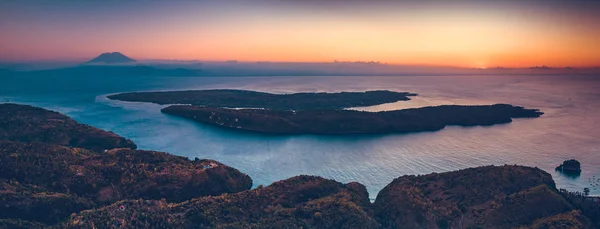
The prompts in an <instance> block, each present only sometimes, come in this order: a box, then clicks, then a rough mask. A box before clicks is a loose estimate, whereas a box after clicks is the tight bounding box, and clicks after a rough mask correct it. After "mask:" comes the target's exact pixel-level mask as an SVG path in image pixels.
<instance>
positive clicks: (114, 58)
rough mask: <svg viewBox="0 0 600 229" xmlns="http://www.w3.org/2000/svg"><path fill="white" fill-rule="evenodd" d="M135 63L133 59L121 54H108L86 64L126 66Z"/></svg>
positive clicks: (103, 54)
mask: <svg viewBox="0 0 600 229" xmlns="http://www.w3.org/2000/svg"><path fill="white" fill-rule="evenodd" d="M135 61H136V60H134V59H131V58H129V57H127V56H125V55H123V53H120V52H106V53H102V54H100V55H99V56H98V57H96V58H94V59H92V60H90V61H88V62H86V64H126V63H132V62H135Z"/></svg>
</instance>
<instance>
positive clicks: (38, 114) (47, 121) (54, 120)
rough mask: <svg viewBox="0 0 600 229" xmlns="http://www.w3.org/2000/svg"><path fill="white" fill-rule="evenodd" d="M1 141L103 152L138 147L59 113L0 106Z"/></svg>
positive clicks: (32, 108) (36, 108) (23, 106)
mask: <svg viewBox="0 0 600 229" xmlns="http://www.w3.org/2000/svg"><path fill="white" fill-rule="evenodd" d="M0 140H10V141H16V142H43V143H50V144H55V145H62V146H73V147H79V148H86V149H90V150H94V151H98V152H99V151H104V150H106V149H114V148H132V149H135V148H136V145H135V144H134V143H133V142H132V141H130V140H127V139H125V138H123V137H121V136H118V135H116V134H114V133H112V132H106V131H103V130H100V129H97V128H94V127H91V126H88V125H83V124H79V123H77V122H76V121H75V120H73V119H71V118H69V117H67V116H65V115H63V114H60V113H58V112H54V111H49V110H46V109H42V108H38V107H33V106H28V105H17V104H0Z"/></svg>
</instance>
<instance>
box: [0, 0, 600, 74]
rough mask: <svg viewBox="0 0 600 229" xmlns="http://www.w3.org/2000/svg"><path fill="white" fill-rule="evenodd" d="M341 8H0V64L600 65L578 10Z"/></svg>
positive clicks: (595, 37)
mask: <svg viewBox="0 0 600 229" xmlns="http://www.w3.org/2000/svg"><path fill="white" fill-rule="evenodd" d="M324 2H327V1H324ZM339 2H340V1H331V4H328V5H311V4H305V3H298V2H296V4H300V5H289V4H273V1H268V0H259V1H255V2H254V3H255V4H249V3H248V1H246V2H242V1H230V2H229V4H226V3H220V2H212V3H211V2H210V1H208V3H189V2H188V3H186V2H185V1H184V2H178V3H177V4H175V3H173V4H170V5H168V6H165V5H164V4H165V3H160V4H159V3H157V4H146V5H143V6H142V5H139V4H138V5H136V4H127V5H116V6H115V5H104V4H101V3H98V5H86V4H81V3H80V4H79V5H60V4H59V6H54V5H50V4H39V6H38V5H34V4H31V3H30V4H29V5H20V4H18V2H17V3H12V4H8V3H2V4H5V5H1V4H0V9H3V11H4V12H1V11H0V29H1V30H2V31H5V32H6V31H8V32H7V33H4V32H3V34H2V39H0V59H1V60H5V61H33V60H69V59H71V60H72V59H85V58H92V57H94V56H95V55H97V54H99V53H102V52H109V51H119V52H123V53H125V54H127V55H129V56H131V57H133V58H137V59H181V60H231V59H235V60H240V61H281V62H330V61H334V60H340V61H381V62H386V63H393V64H411V65H412V64H417V65H444V66H459V67H496V66H504V67H528V66H535V65H548V66H556V67H560V66H572V67H582V66H599V65H600V42H599V41H600V23H598V22H600V18H599V17H598V16H595V15H597V13H593V12H592V13H590V12H588V11H586V8H589V6H588V7H586V6H585V5H583V6H577V7H571V5H558V6H560V7H558V6H557V7H553V8H552V7H550V8H545V6H538V5H535V4H529V5H519V3H515V2H513V3H511V4H500V5H488V4H481V3H480V4H470V3H469V4H467V2H465V4H463V5H448V6H445V5H440V4H437V5H431V4H429V5H421V4H409V5H407V4H394V3H390V2H388V1H381V3H380V4H379V5H377V4H371V5H361V4H362V3H360V4H359V3H358V2H359V1H350V2H352V3H351V4H349V5H348V4H346V5H339ZM342 2H343V1H342ZM354 2H356V3H354ZM374 2H378V1H374ZM234 3H235V4H234ZM559 3H560V4H567V3H564V2H558V1H557V4H559ZM203 4H204V5H203ZM540 5H541V4H540ZM592 6H593V7H595V6H596V5H592ZM86 7H87V8H86ZM88 8H89V9H88ZM84 9H87V11H85V10H84ZM92 9H94V10H92ZM2 15H3V16H2Z"/></svg>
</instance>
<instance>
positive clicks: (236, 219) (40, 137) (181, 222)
mask: <svg viewBox="0 0 600 229" xmlns="http://www.w3.org/2000/svg"><path fill="white" fill-rule="evenodd" d="M0 111H3V112H0V115H1V116H0V120H1V121H2V125H1V126H2V128H4V129H3V130H2V132H1V133H5V135H3V136H5V137H3V138H0V228H348V229H350V228H369V229H392V228H433V229H438V228H439V229H447V228H535V229H542V228H582V229H591V228H598V227H599V226H600V205H598V199H597V198H594V197H587V196H585V195H584V194H582V193H579V192H569V191H567V190H559V189H557V188H556V185H555V183H554V181H553V180H552V176H551V175H550V174H548V173H547V172H545V171H542V170H540V169H538V168H530V167H523V166H516V165H504V166H484V167H478V168H468V169H463V170H459V171H452V172H445V173H432V174H428V175H418V176H416V175H404V176H400V177H398V178H396V179H395V180H394V181H392V182H391V183H389V184H388V185H387V186H386V187H385V188H384V189H382V190H381V191H380V192H379V193H378V195H377V198H376V199H375V202H374V203H371V202H370V201H369V193H368V191H367V189H366V187H365V186H364V185H363V184H360V183H358V182H350V183H346V184H344V183H340V182H338V181H335V180H330V179H325V178H322V177H318V176H307V175H298V176H295V177H291V178H288V179H285V180H281V181H277V182H274V183H273V184H270V185H268V186H262V185H261V186H258V187H256V188H254V189H251V187H252V179H251V178H250V177H249V176H248V175H246V174H244V173H242V172H240V171H238V170H237V169H235V168H232V167H229V166H227V165H224V164H221V163H219V162H217V161H213V160H208V159H198V158H194V160H190V159H188V158H186V157H181V156H175V155H171V154H169V153H164V152H155V151H147V150H136V149H134V147H135V144H134V143H133V142H131V143H130V144H126V145H120V144H114V143H115V139H125V138H123V137H121V136H117V135H112V136H110V137H109V138H107V137H106V136H107V133H108V132H106V131H103V130H99V129H96V128H93V127H85V126H83V125H82V124H79V123H76V122H75V121H73V120H72V119H70V118H69V117H67V116H64V115H62V114H59V113H57V112H52V111H48V110H45V109H42V108H36V107H32V106H27V105H17V104H0ZM62 123H64V125H62ZM15 134H16V135H18V136H19V137H18V138H14V137H13V135H15ZM52 135H57V136H61V137H60V138H56V139H49V140H44V139H46V137H47V136H52ZM63 139H81V140H83V141H84V142H88V143H90V144H80V143H81V141H79V140H78V141H63ZM119 141H120V140H119ZM121 142H122V141H121ZM105 147H108V148H106V150H100V151H98V150H97V149H99V148H105ZM110 147H117V148H116V149H112V148H110ZM120 147H123V148H120ZM200 150H202V149H201V148H200ZM206 150H208V149H206Z"/></svg>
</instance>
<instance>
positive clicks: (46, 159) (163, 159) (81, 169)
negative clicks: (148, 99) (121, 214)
mask: <svg viewBox="0 0 600 229" xmlns="http://www.w3.org/2000/svg"><path fill="white" fill-rule="evenodd" d="M0 161H1V166H0V178H2V179H8V180H14V181H18V182H20V183H28V184H35V185H38V186H42V187H45V188H47V189H48V190H50V191H53V192H63V193H71V194H75V195H77V196H79V197H85V198H88V199H91V200H93V201H94V202H96V203H101V204H105V203H113V202H114V201H117V200H122V199H137V198H144V199H161V198H165V199H167V200H169V201H184V200H187V199H191V198H193V197H198V196H204V195H219V194H222V193H230V192H239V191H243V190H248V189H249V188H250V187H251V186H252V180H251V179H250V177H248V176H247V175H245V174H242V173H240V172H239V171H237V170H236V169H233V168H230V167H227V166H224V165H222V164H220V163H218V162H215V161H209V160H198V161H190V160H189V159H187V158H185V157H179V156H173V155H170V154H166V153H161V152H153V151H142V150H131V149H116V150H111V151H108V152H107V153H102V154H94V153H92V152H90V151H87V150H84V149H80V148H69V147H63V146H54V145H47V144H43V143H15V142H0ZM210 164H213V165H216V167H213V168H210V169H205V168H204V166H208V165H210Z"/></svg>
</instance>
